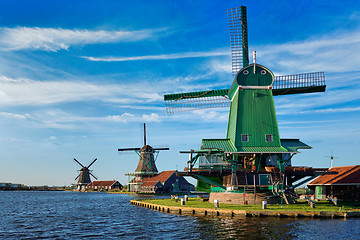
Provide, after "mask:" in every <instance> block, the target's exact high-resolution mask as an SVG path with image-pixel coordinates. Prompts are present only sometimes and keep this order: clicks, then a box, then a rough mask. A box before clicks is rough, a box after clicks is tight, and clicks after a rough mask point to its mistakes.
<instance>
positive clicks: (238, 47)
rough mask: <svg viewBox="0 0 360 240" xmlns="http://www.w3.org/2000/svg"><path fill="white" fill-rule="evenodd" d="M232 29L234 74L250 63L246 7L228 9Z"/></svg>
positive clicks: (230, 28)
mask: <svg viewBox="0 0 360 240" xmlns="http://www.w3.org/2000/svg"><path fill="white" fill-rule="evenodd" d="M227 18H228V23H229V31H230V43H231V56H232V74H233V76H235V75H236V73H237V72H238V71H239V70H240V69H241V68H243V67H246V66H247V65H249V50H248V32H247V16H246V7H245V6H241V7H237V8H231V9H228V10H227Z"/></svg>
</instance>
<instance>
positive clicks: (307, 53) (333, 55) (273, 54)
mask: <svg viewBox="0 0 360 240" xmlns="http://www.w3.org/2000/svg"><path fill="white" fill-rule="evenodd" d="M256 50H257V52H258V59H259V62H260V63H263V64H264V65H267V66H268V67H270V68H272V69H274V71H281V72H280V74H292V73H299V72H312V71H326V72H344V71H356V70H360V67H359V62H360V31H359V30H356V31H352V32H342V33H340V32H335V33H331V34H328V35H323V36H318V37H317V38H310V39H306V40H304V41H301V42H290V43H283V44H272V45H265V46H256Z"/></svg>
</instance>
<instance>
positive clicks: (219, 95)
mask: <svg viewBox="0 0 360 240" xmlns="http://www.w3.org/2000/svg"><path fill="white" fill-rule="evenodd" d="M227 17H228V24H229V30H230V42H231V55H232V74H233V76H235V79H234V80H233V83H232V85H231V87H230V88H228V89H219V90H205V91H200V92H190V93H174V94H167V95H165V96H164V101H165V104H166V109H167V112H168V113H175V112H183V111H191V110H198V109H204V108H216V107H230V113H229V120H228V128H227V136H226V138H225V139H203V141H202V144H201V150H198V151H193V150H191V151H182V152H181V153H189V154H190V160H189V162H188V164H189V167H188V171H191V169H192V166H193V165H194V163H195V162H196V161H197V159H198V158H199V155H201V154H203V153H204V151H208V153H207V154H208V155H206V158H207V159H208V161H210V164H211V161H213V160H211V159H219V158H222V159H223V162H225V163H224V164H225V165H223V167H222V168H221V171H220V170H219V171H217V170H215V167H216V164H221V161H220V162H217V163H216V164H215V163H214V164H213V165H212V168H211V169H210V170H209V171H210V172H213V175H212V176H213V177H216V178H217V182H223V184H218V183H217V182H216V181H211V179H207V180H206V176H209V175H211V174H209V171H208V172H206V175H205V174H203V175H201V172H200V170H199V173H198V174H192V175H191V176H194V177H196V178H197V179H198V180H199V179H200V180H202V181H207V183H208V184H210V185H215V186H217V187H220V188H223V189H225V187H224V186H223V185H225V182H226V181H225V180H224V179H225V178H224V175H226V174H228V173H226V172H223V170H224V169H225V168H224V166H229V165H231V170H230V171H231V172H232V174H231V175H229V176H231V177H229V179H230V180H229V181H230V185H239V184H238V182H239V181H240V180H239V179H240V177H238V176H236V173H238V172H239V167H240V166H241V169H244V171H243V172H241V174H245V173H246V171H245V170H247V169H249V168H250V169H251V170H252V171H253V172H255V171H256V172H257V174H258V173H259V169H261V168H264V162H265V160H266V159H265V156H267V157H270V158H274V159H277V161H276V162H277V164H278V166H279V168H280V170H281V171H283V170H284V167H285V166H286V164H289V163H290V159H291V157H292V156H293V155H294V154H296V153H298V152H297V150H298V149H299V148H311V147H310V146H308V145H306V144H304V143H302V142H300V141H299V140H298V139H280V135H279V129H278V123H277V118H276V112H275V105H274V99H273V96H280V95H288V94H298V93H313V92H324V91H325V88H326V85H325V76H324V73H323V72H314V73H302V74H295V75H286V76H274V74H273V73H272V72H271V71H270V70H269V69H268V68H266V67H264V66H262V65H260V64H258V63H256V54H255V52H253V63H252V64H250V63H249V50H248V31H247V13H246V7H245V6H241V7H238V8H232V9H228V10H227ZM193 153H195V154H197V155H196V156H195V157H193V156H192V154H193ZM210 155H214V156H215V155H216V156H217V158H216V157H214V158H211V156H210ZM275 157H276V158H275ZM216 171H217V172H216ZM203 172H205V171H203ZM251 174H254V173H251ZM258 177H259V176H258ZM244 179H245V180H244V181H242V182H243V185H247V181H246V178H245V177H244ZM254 179H255V178H254ZM274 179H275V178H274ZM290 184H291V183H290Z"/></svg>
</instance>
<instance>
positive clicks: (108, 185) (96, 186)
mask: <svg viewBox="0 0 360 240" xmlns="http://www.w3.org/2000/svg"><path fill="white" fill-rule="evenodd" d="M122 188H123V186H122V185H121V183H119V182H118V181H116V180H113V181H93V182H91V183H89V184H88V185H87V186H86V189H87V190H88V189H92V190H97V191H108V190H115V189H118V190H121V189H122Z"/></svg>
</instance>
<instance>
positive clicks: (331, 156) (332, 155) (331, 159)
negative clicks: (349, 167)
mask: <svg viewBox="0 0 360 240" xmlns="http://www.w3.org/2000/svg"><path fill="white" fill-rule="evenodd" d="M325 157H329V158H330V168H332V167H333V165H334V159H335V158H339V157H334V153H333V151H331V155H330V156H325Z"/></svg>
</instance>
